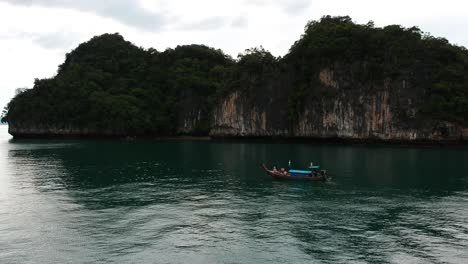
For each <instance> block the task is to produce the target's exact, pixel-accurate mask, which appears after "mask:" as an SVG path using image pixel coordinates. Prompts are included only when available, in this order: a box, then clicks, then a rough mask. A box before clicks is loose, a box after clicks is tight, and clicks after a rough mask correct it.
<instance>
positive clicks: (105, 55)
mask: <svg viewBox="0 0 468 264" xmlns="http://www.w3.org/2000/svg"><path fill="white" fill-rule="evenodd" d="M278 37H281V32H278ZM233 41H235V40H233ZM3 121H6V122H8V124H9V133H10V134H11V135H13V136H14V137H15V138H21V137H33V138H36V137H128V136H130V137H165V136H170V137H172V136H180V135H188V136H205V137H206V136H210V137H222V138H310V139H335V140H336V139H338V140H362V141H367V140H380V141H385V142H398V141H405V142H421V141H423V142H426V141H427V142H463V141H465V140H468V122H467V121H468V50H467V49H466V48H464V47H461V46H457V45H453V44H451V43H449V41H447V40H446V39H444V38H438V37H434V36H431V35H430V34H428V33H425V32H423V31H421V30H420V29H419V28H418V27H411V28H404V27H402V26H399V25H390V26H385V27H376V26H375V25H374V23H373V22H369V23H367V24H358V23H355V22H353V21H352V19H351V18H350V17H347V16H343V17H332V16H324V17H322V18H321V19H320V20H318V21H310V22H309V23H308V24H307V25H306V27H305V32H304V34H303V35H302V36H301V37H300V38H299V39H298V40H297V41H296V42H295V43H294V44H293V45H292V46H291V48H290V50H289V52H288V53H287V54H286V55H284V56H283V57H275V56H273V55H272V54H271V53H270V52H268V51H267V50H265V49H264V48H262V47H256V48H251V49H248V50H246V51H245V52H244V53H242V54H240V55H239V56H238V57H237V58H232V57H231V56H228V55H226V54H225V53H224V52H223V51H221V50H219V49H214V48H210V47H207V46H204V45H185V46H177V47H175V48H174V49H171V48H168V49H166V50H165V51H157V50H155V49H152V48H150V49H144V48H141V47H137V46H135V45H134V44H132V43H130V42H128V41H126V40H125V39H124V38H123V37H122V36H121V35H119V34H104V35H101V36H96V37H93V38H92V39H91V40H89V41H88V42H85V43H82V44H80V45H79V46H78V47H77V48H76V49H74V50H73V51H71V52H70V53H68V54H67V55H66V59H65V62H64V63H63V64H61V65H60V66H59V67H58V70H57V74H56V75H55V76H54V77H52V78H49V79H36V80H35V83H34V87H33V88H31V89H25V90H23V91H21V92H20V93H18V94H17V95H16V96H15V97H14V98H13V99H12V100H11V102H10V103H9V104H8V106H7V107H6V110H5V113H4V116H3Z"/></svg>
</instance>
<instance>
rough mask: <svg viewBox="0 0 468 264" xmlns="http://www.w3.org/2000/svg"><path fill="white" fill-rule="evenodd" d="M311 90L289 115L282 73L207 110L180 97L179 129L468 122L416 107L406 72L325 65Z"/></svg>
mask: <svg viewBox="0 0 468 264" xmlns="http://www.w3.org/2000/svg"><path fill="white" fill-rule="evenodd" d="M316 79H317V82H316V85H315V87H313V88H312V92H310V93H309V94H307V95H305V96H304V98H303V99H302V100H300V101H298V102H295V103H298V104H300V105H301V107H300V108H299V109H300V111H299V113H298V114H297V116H296V117H295V118H293V119H292V118H291V113H290V111H289V110H288V109H291V107H292V108H294V107H295V106H294V105H291V104H293V103H294V102H291V99H290V98H291V94H292V93H294V89H293V88H292V87H291V86H290V85H289V86H288V81H287V80H280V79H277V80H272V81H269V82H267V83H265V84H263V85H262V86H260V87H258V89H257V90H256V91H255V93H253V92H248V91H245V90H242V89H241V90H237V91H234V92H232V93H230V94H229V95H228V96H227V97H226V98H224V99H223V100H221V101H220V102H219V103H218V104H217V106H216V107H215V108H214V109H211V110H210V111H207V109H206V108H205V107H204V106H205V104H204V102H203V98H202V97H194V96H188V97H187V98H186V99H185V100H184V101H183V102H182V108H181V111H180V113H179V119H178V124H177V133H178V134H184V135H206V134H209V135H210V136H212V137H240V138H242V137H244V138H247V137H273V138H274V137H285V138H314V139H344V140H384V141H435V142H439V141H440V142H441V141H460V140H467V139H468V128H466V127H463V126H460V125H457V124H454V123H451V122H448V121H441V120H437V119H432V118H431V117H428V116H424V115H423V114H422V113H421V112H420V109H419V106H420V105H421V103H422V102H423V101H424V100H425V99H424V98H425V95H424V89H419V88H418V87H416V86H415V84H414V83H412V82H411V81H408V80H407V79H404V78H400V79H396V80H390V79H386V80H384V81H383V82H381V83H375V84H374V83H358V82H356V81H355V80H353V79H352V77H350V76H348V75H346V73H344V72H342V73H341V74H339V73H337V71H336V70H334V69H330V68H324V69H322V70H320V71H319V72H318V73H317V74H316ZM9 132H10V134H12V135H14V136H22V137H28V136H29V137H38V136H47V137H51V136H52V137H55V136H65V137H67V136H77V137H78V136H81V137H82V136H125V135H126V133H125V131H116V130H105V131H101V130H98V129H93V128H78V127H73V126H68V125H55V126H50V125H49V126H48V125H38V124H29V123H10V127H9Z"/></svg>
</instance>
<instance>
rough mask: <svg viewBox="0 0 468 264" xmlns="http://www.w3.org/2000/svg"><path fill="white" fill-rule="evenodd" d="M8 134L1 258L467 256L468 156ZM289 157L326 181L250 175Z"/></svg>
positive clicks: (0, 178) (435, 259) (1, 178)
mask: <svg viewBox="0 0 468 264" xmlns="http://www.w3.org/2000/svg"><path fill="white" fill-rule="evenodd" d="M6 129H7V128H6V127H5V126H0V260H1V261H0V262H1V263H466V259H468V149H464V148H440V147H431V148H424V147H411V148H410V147H397V146H362V145H361V146H359V145H347V146H342V145H326V144H300V143H294V144H280V143H277V144H272V143H265V142H263V143H262V142H250V143H241V142H207V141H156V140H141V141H140V140H137V141H132V142H127V141H123V140H121V141H120V140H103V141H92V140H82V141H76V140H12V139H11V138H10V137H9V135H8V134H7V133H6ZM289 159H291V160H293V165H296V166H297V167H304V166H305V165H307V164H308V163H309V162H310V161H314V162H315V163H316V164H321V165H322V166H324V167H325V168H327V169H328V170H329V171H330V173H332V174H334V179H333V182H331V183H328V184H321V183H310V182H283V181H274V180H272V179H270V178H269V177H268V176H266V175H265V174H264V173H263V172H262V171H261V170H260V168H259V167H258V165H259V163H261V162H265V163H267V164H269V165H273V164H275V165H277V166H286V165H287V161H288V160H289ZM301 165H303V166H301Z"/></svg>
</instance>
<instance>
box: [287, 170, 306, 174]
mask: <svg viewBox="0 0 468 264" xmlns="http://www.w3.org/2000/svg"><path fill="white" fill-rule="evenodd" d="M289 173H291V174H311V173H312V171H306V170H290V171H289Z"/></svg>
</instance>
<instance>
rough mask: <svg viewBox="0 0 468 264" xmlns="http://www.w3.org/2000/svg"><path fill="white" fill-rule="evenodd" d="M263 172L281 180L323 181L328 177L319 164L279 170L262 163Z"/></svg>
mask: <svg viewBox="0 0 468 264" xmlns="http://www.w3.org/2000/svg"><path fill="white" fill-rule="evenodd" d="M262 167H263V169H264V170H265V172H266V173H267V174H268V175H270V176H271V177H273V178H274V179H283V180H304V181H317V182H325V181H327V180H329V179H330V177H329V176H328V175H327V171H326V170H320V171H319V169H320V166H312V165H311V166H310V167H309V170H289V171H287V170H285V171H279V170H276V169H275V168H273V169H271V170H270V169H268V168H267V166H265V164H262Z"/></svg>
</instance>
